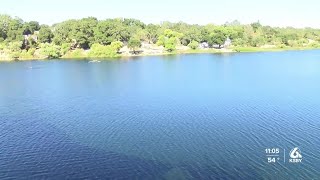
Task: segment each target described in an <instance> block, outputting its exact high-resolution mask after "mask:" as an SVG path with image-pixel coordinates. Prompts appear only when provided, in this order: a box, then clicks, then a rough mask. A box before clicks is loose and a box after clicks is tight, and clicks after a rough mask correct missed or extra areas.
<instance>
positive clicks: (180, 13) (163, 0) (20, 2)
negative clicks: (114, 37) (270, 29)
mask: <svg viewBox="0 0 320 180" xmlns="http://www.w3.org/2000/svg"><path fill="white" fill-rule="evenodd" d="M319 7H320V1H319V0H303V1H301V0H219V1H218V0H86V1H84V0H51V1H46V0H0V14H8V15H11V16H17V17H20V18H22V19H23V20H24V21H31V20H35V21H38V22H40V23H41V24H48V25H52V24H54V23H58V22H61V21H64V20H67V19H80V18H83V17H88V16H93V17H97V18H98V19H107V18H118V17H123V18H135V19H139V20H141V21H143V22H145V23H157V24H158V23H161V22H163V21H170V22H179V21H184V22H187V23H191V24H201V25H203V24H209V23H214V24H224V23H225V22H227V21H229V22H230V21H233V20H239V21H240V22H241V23H243V24H248V23H252V22H257V21H258V20H259V21H260V23H261V24H263V25H270V26H280V27H286V26H292V27H314V28H320V12H319V11H320V10H319Z"/></svg>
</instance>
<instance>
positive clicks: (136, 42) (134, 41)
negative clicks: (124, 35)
mask: <svg viewBox="0 0 320 180" xmlns="http://www.w3.org/2000/svg"><path fill="white" fill-rule="evenodd" d="M140 47H141V42H140V39H138V38H131V39H130V40H129V42H128V48H130V49H132V50H133V53H134V54H136V51H137V49H138V48H140Z"/></svg>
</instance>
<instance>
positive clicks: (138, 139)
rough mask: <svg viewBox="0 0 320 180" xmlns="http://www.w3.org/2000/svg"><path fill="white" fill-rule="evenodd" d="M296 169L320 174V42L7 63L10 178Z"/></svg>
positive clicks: (2, 104)
mask: <svg viewBox="0 0 320 180" xmlns="http://www.w3.org/2000/svg"><path fill="white" fill-rule="evenodd" d="M295 147H299V148H300V150H301V155H302V163H297V164H295V163H290V162H289V152H290V151H291V149H293V148H295ZM266 148H280V154H279V162H277V163H275V164H272V163H271V164H270V163H268V162H267V157H266V152H265V149H266ZM292 178H294V179H317V178H320V51H316V50H315V51H288V52H271V53H270V52H268V53H239V54H237V53H235V54H196V55H178V56H164V57H160V56H159V57H140V58H132V59H127V60H125V59H123V60H108V61H101V62H100V63H88V61H87V60H68V61H66V60H65V61H64V60H50V61H48V60H47V61H25V62H2V63H0V179H292Z"/></svg>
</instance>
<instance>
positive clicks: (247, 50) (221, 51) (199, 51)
mask: <svg viewBox="0 0 320 180" xmlns="http://www.w3.org/2000/svg"><path fill="white" fill-rule="evenodd" d="M319 49H320V48H311V47H300V48H255V47H234V48H230V49H196V50H192V49H190V50H185V51H176V52H171V53H170V52H164V53H154V54H131V55H119V57H86V56H83V57H60V58H18V59H2V58H0V62H13V61H32V60H50V59H61V60H71V59H106V58H109V59H119V58H131V57H147V56H168V55H183V54H229V53H254V52H284V51H306V50H319Z"/></svg>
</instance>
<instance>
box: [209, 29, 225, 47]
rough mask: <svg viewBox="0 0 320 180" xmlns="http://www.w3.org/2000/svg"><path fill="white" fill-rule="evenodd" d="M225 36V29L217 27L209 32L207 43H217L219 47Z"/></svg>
mask: <svg viewBox="0 0 320 180" xmlns="http://www.w3.org/2000/svg"><path fill="white" fill-rule="evenodd" d="M227 38H228V37H227V32H226V31H225V29H223V28H218V29H215V30H214V32H213V33H211V34H210V36H209V41H208V43H209V44H210V45H211V46H213V45H218V47H219V48H221V46H222V45H223V44H224V42H225V41H226V39H227Z"/></svg>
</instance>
